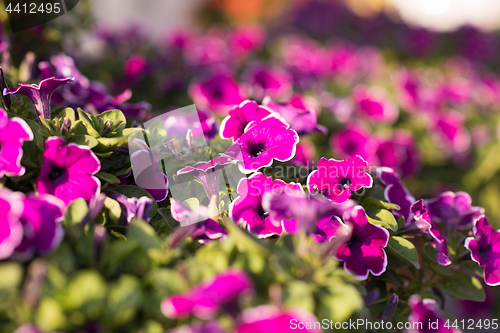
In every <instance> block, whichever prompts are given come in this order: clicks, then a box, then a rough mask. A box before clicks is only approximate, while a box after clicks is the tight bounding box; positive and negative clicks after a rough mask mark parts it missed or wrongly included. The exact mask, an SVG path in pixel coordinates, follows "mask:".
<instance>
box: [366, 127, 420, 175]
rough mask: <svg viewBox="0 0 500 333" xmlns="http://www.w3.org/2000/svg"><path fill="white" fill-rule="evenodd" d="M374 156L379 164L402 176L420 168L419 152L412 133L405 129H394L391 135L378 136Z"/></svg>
mask: <svg viewBox="0 0 500 333" xmlns="http://www.w3.org/2000/svg"><path fill="white" fill-rule="evenodd" d="M375 154H376V156H377V158H378V161H379V165H380V166H384V167H389V168H392V169H394V170H396V171H397V172H398V173H400V174H401V175H403V176H410V175H414V174H416V173H417V171H418V170H419V168H420V154H419V151H418V147H417V145H416V144H415V140H414V139H413V134H412V133H411V132H409V131H405V130H395V131H394V132H393V134H392V136H391V137H389V138H387V137H385V138H384V137H380V138H379V139H378V147H377V148H376V153H375Z"/></svg>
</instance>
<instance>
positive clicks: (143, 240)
mask: <svg viewBox="0 0 500 333" xmlns="http://www.w3.org/2000/svg"><path fill="white" fill-rule="evenodd" d="M128 239H129V240H135V241H137V243H138V244H139V246H140V247H142V248H143V249H144V250H149V249H152V248H156V249H159V248H161V241H160V238H159V237H158V236H157V235H156V232H155V230H154V229H153V227H152V226H150V225H149V224H147V223H146V222H144V221H142V220H137V219H134V220H132V222H131V223H130V225H129V229H128Z"/></svg>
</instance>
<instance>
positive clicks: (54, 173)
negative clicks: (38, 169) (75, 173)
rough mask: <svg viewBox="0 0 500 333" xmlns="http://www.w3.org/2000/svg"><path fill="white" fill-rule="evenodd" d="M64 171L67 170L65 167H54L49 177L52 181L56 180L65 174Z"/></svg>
mask: <svg viewBox="0 0 500 333" xmlns="http://www.w3.org/2000/svg"><path fill="white" fill-rule="evenodd" d="M66 173H67V171H66V169H65V168H54V169H53V170H52V172H51V173H50V175H49V179H50V180H51V181H53V182H55V181H58V180H59V179H61V178H62V177H64V176H66Z"/></svg>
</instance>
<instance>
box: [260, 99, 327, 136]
mask: <svg viewBox="0 0 500 333" xmlns="http://www.w3.org/2000/svg"><path fill="white" fill-rule="evenodd" d="M295 101H296V100H293V101H291V102H289V103H277V102H274V101H272V100H271V99H270V98H268V97H266V98H264V100H263V101H262V104H263V105H265V106H267V107H268V108H269V109H271V110H273V111H275V112H277V113H279V115H280V116H281V117H283V119H285V121H286V122H287V123H288V124H289V125H290V128H291V129H293V130H295V131H296V132H297V133H298V134H299V135H306V134H310V133H312V132H319V133H323V134H326V132H327V130H326V127H324V126H322V125H318V124H317V120H318V119H317V118H318V116H317V114H316V112H315V111H313V110H307V109H306V108H305V106H304V105H301V104H298V103H296V102H295Z"/></svg>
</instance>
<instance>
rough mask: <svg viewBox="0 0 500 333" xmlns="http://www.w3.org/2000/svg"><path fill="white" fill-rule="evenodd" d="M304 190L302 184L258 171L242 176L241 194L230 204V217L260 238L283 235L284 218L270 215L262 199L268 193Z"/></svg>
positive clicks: (239, 190)
mask: <svg viewBox="0 0 500 333" xmlns="http://www.w3.org/2000/svg"><path fill="white" fill-rule="evenodd" d="M297 191H298V192H300V191H302V188H301V186H300V184H296V183H289V184H287V183H285V182H284V181H282V180H280V179H276V180H273V179H272V178H271V177H266V176H264V175H263V174H262V173H260V172H258V173H255V174H253V175H251V176H250V177H248V178H242V179H241V180H240V182H239V184H238V188H237V192H238V193H239V194H240V196H239V197H238V198H236V200H234V201H233V202H231V204H230V205H229V217H231V219H232V220H233V221H234V222H235V223H238V224H240V225H242V226H244V227H247V228H248V230H249V231H250V232H252V233H254V234H256V235H257V236H258V237H259V238H266V237H270V236H272V235H281V233H282V232H283V227H282V222H283V221H282V220H281V218H280V217H279V216H270V214H269V213H270V212H269V211H266V210H265V209H264V207H263V203H262V199H263V197H264V196H265V194H266V193H272V194H280V193H283V192H285V193H289V194H291V193H296V192H297Z"/></svg>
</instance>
